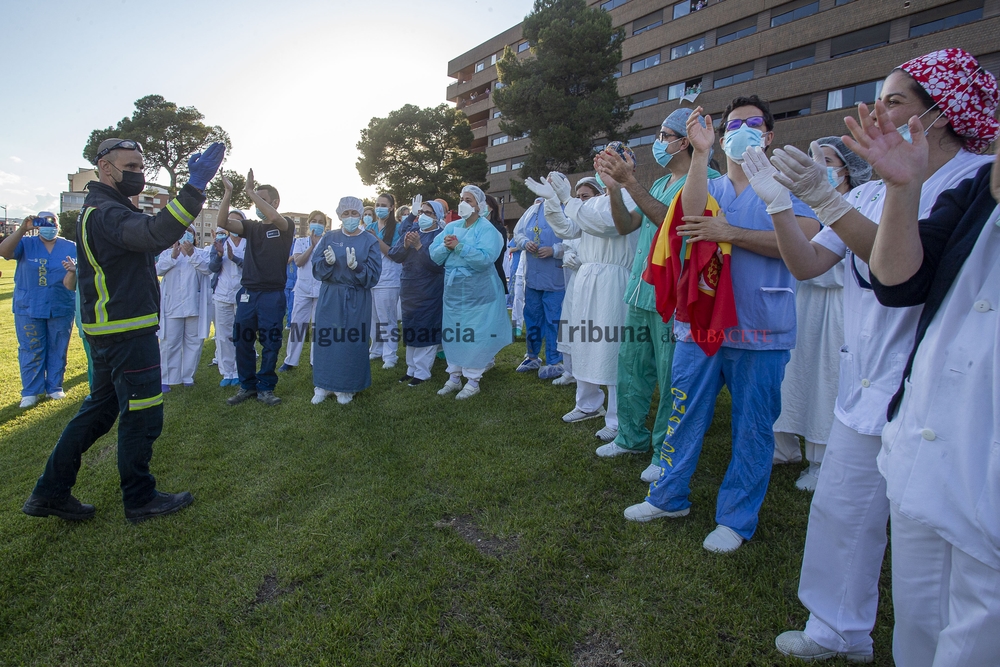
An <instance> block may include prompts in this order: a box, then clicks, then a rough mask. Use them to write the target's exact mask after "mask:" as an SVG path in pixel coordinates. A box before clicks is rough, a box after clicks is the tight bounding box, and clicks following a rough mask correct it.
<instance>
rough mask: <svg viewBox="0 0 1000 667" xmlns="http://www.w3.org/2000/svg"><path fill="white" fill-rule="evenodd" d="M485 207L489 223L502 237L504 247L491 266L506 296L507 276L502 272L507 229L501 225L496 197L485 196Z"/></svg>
mask: <svg viewBox="0 0 1000 667" xmlns="http://www.w3.org/2000/svg"><path fill="white" fill-rule="evenodd" d="M486 205H487V206H488V207H489V208H490V214H489V216H488V219H489V221H490V222H491V223H492V224H493V226H494V227H496V230H497V231H498V232H500V236H502V237H503V245H504V247H503V248H501V249H500V256H499V257H497V261H495V262H493V264H494V265H495V266H496V267H497V275H498V276H500V282H501V283H502V284H503V293H504V294H507V274H506V273H505V272H504V270H503V256H504V250H505V249H506V248H507V227H506V226H505V225H504V224H503V218H501V217H500V202H498V201H497V199H496V197H494V196H493V195H486Z"/></svg>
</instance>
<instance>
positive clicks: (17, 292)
mask: <svg viewBox="0 0 1000 667" xmlns="http://www.w3.org/2000/svg"><path fill="white" fill-rule="evenodd" d="M67 257H72V258H73V259H76V244H75V243H72V242H71V241H67V240H66V239H62V238H58V237H57V238H56V244H55V246H54V247H53V248H52V252H51V253H50V252H49V251H48V250H46V249H45V244H44V243H43V242H42V239H41V238H40V237H38V236H25V237H22V238H21V240H20V242H18V244H17V247H16V248H15V249H14V259H15V260H16V261H17V268H16V269H15V270H14V299H13V306H14V308H13V311H14V314H15V315H25V316H27V317H34V318H37V319H43V320H47V319H49V318H52V317H65V316H67V315H70V316H72V315H73V314H74V313H75V312H76V297H75V295H74V292H72V291H70V290H68V289H66V288H65V287H63V277H65V275H66V269H64V268H63V266H62V263H63V260H64V259H66V258H67Z"/></svg>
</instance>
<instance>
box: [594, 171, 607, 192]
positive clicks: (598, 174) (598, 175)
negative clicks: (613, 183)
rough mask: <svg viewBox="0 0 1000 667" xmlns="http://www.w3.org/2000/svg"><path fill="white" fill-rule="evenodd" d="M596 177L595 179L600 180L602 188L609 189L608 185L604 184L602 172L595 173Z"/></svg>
mask: <svg viewBox="0 0 1000 667" xmlns="http://www.w3.org/2000/svg"><path fill="white" fill-rule="evenodd" d="M594 179H595V180H596V181H597V182H598V183H599V184H600V186H601V187H602V188H604V189H605V190H607V189H608V186H606V185H605V184H604V179H603V178H601V174H600V173H597V174H594Z"/></svg>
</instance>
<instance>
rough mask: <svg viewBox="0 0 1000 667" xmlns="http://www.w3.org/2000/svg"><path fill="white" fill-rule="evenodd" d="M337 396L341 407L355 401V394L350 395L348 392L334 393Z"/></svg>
mask: <svg viewBox="0 0 1000 667" xmlns="http://www.w3.org/2000/svg"><path fill="white" fill-rule="evenodd" d="M333 393H335V394H336V395H337V402H338V403H340V404H341V405H347V404H348V403H350V402H351V401H353V400H354V394H351V393H348V392H346V391H335V392H333Z"/></svg>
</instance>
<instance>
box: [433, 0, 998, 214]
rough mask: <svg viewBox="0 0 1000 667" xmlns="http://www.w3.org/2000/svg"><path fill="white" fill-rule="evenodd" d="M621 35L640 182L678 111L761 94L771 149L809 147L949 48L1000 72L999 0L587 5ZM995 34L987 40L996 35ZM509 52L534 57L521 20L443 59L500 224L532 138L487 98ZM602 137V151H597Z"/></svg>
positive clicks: (662, 0)
mask: <svg viewBox="0 0 1000 667" xmlns="http://www.w3.org/2000/svg"><path fill="white" fill-rule="evenodd" d="M588 4H589V5H590V6H591V7H594V8H600V9H603V10H605V11H608V12H609V13H610V14H611V17H612V20H613V22H614V25H615V26H621V27H622V28H624V30H625V41H624V43H623V47H622V65H621V74H620V77H619V79H618V89H619V92H620V93H621V94H622V95H628V96H631V98H632V110H633V111H634V116H633V118H632V121H631V122H632V123H635V124H638V125H639V126H640V128H641V129H640V131H639V132H638V133H637V134H636V135H635V136H634V137H633V138H632V140H631V142H630V145H631V146H632V148H633V150H635V151H636V154H637V156H638V158H639V164H638V167H639V174H638V175H639V180H640V182H642V183H644V184H646V185H649V184H650V183H651V182H652V181H653V180H654V179H655V177H656V176H657V175H658V174H659V173H661V170H659V168H658V167H657V166H656V164H655V162H654V161H653V159H652V155H651V153H650V151H649V148H648V146H649V145H650V144H652V143H653V139H654V136H655V133H656V132H657V130H658V128H659V126H660V123H661V122H662V121H663V119H664V118H666V116H667V115H668V114H669V113H670V112H671V111H673V110H675V109H677V108H679V107H681V106H689V107H694V106H697V105H701V106H703V107H704V108H705V111H706V112H707V113H709V114H712V117H713V119H715V120H718V119H719V118H718V117H719V115H720V113H721V112H722V111H723V110H724V109H725V107H726V105H727V104H728V103H729V101H730V100H732V99H733V98H734V97H736V96H738V95H747V94H751V93H755V94H757V95H760V96H761V97H762V98H764V99H767V100H769V101H770V102H771V111H772V112H773V113H774V115H775V118H776V119H777V123H776V127H775V142H776V143H777V144H778V145H784V144H793V145H796V146H798V147H800V148H805V147H806V146H807V145H808V144H809V142H810V141H811V140H812V139H815V138H817V137H821V136H828V135H840V134H844V133H846V131H847V130H846V128H845V126H844V122H843V118H844V116H845V115H847V114H850V113H853V107H854V106H855V105H856V104H857V103H858V102H872V101H874V99H875V97H876V95H877V93H878V91H879V88H880V87H881V80H882V79H884V78H885V76H887V75H888V74H889V72H890V71H891V70H892V69H893V68H894V67H895V66H897V65H899V64H900V63H902V62H905V61H906V60H908V59H910V58H913V57H915V56H918V55H921V54H923V53H927V52H929V51H933V50H935V49H941V48H946V47H961V48H963V49H965V50H967V51H969V52H970V53H972V54H973V55H975V56H976V57H977V58H978V59H979V61H980V64H981V65H982V66H983V67H984V68H985V69H988V70H989V71H991V72H993V73H994V74H995V75H1000V41H998V39H997V37H996V36H997V34H1000V0H909V1H905V0H893V1H891V2H890V1H889V0H792V1H791V2H788V1H787V0H709V1H707V2H706V0H682V1H681V2H677V1H676V0H588ZM990 35H992V37H991V36H990ZM506 46H510V47H511V48H512V49H514V51H515V53H518V54H519V56H520V57H530V45H529V44H528V43H527V42H526V41H525V40H524V39H523V38H522V33H521V25H517V26H514V27H513V28H510V29H509V30H507V31H505V32H503V33H500V34H499V35H496V36H495V37H493V38H491V39H490V40H488V41H486V42H484V43H482V44H480V45H479V46H477V47H475V48H474V49H471V50H470V51H467V52H466V53H464V54H462V55H461V56H459V57H457V58H455V59H454V60H452V61H451V62H450V63H449V64H448V75H449V76H450V77H452V78H453V79H456V82H455V83H453V84H451V85H450V86H449V87H448V93H447V97H448V100H449V101H451V102H454V103H455V104H456V106H457V107H458V108H459V109H461V110H463V111H465V113H466V114H467V115H468V117H469V120H470V121H471V122H472V128H473V132H474V136H475V142H474V143H473V150H474V151H482V152H485V153H486V157H487V161H488V162H489V166H490V173H489V180H490V189H489V191H490V193H491V194H493V195H494V196H496V197H498V198H500V197H502V198H503V200H504V202H505V217H506V218H507V219H508V220H510V219H512V218H514V219H516V218H517V216H518V215H520V213H521V209H520V207H519V206H517V204H516V202H513V201H512V200H511V197H510V179H511V178H517V177H518V169H519V168H520V166H521V162H522V161H523V156H524V155H525V153H526V152H527V148H528V144H529V141H530V140H529V139H527V138H525V137H508V136H506V135H505V134H504V133H503V132H502V131H501V130H500V111H499V109H497V108H496V106H495V105H494V103H493V98H492V92H493V91H494V90H496V88H497V87H498V86H499V85H501V84H500V83H499V81H498V80H497V72H496V66H495V64H496V60H497V59H499V58H500V56H501V55H502V54H503V50H504V48H505V47H506ZM600 144H601V141H600V139H597V140H596V141H595V145H600Z"/></svg>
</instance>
